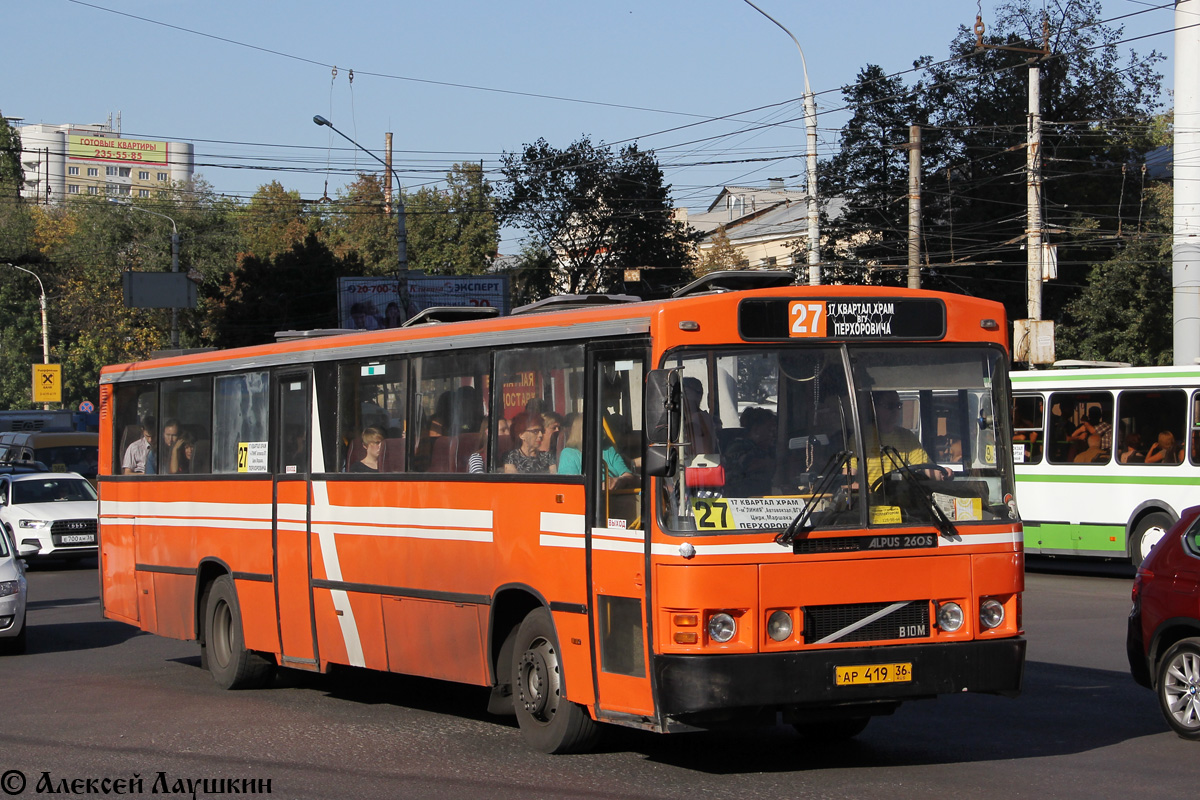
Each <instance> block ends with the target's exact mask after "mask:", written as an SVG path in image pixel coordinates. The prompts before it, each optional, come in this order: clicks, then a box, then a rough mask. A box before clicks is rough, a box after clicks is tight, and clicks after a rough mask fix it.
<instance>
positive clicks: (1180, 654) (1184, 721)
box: [1126, 506, 1200, 740]
mask: <svg viewBox="0 0 1200 800" xmlns="http://www.w3.org/2000/svg"><path fill="white" fill-rule="evenodd" d="M1126 649H1127V651H1128V654H1129V669H1130V671H1131V672H1132V673H1133V679H1134V680H1135V681H1137V682H1138V683H1140V684H1141V685H1142V686H1145V687H1147V688H1149V689H1154V690H1155V692H1157V693H1158V704H1159V707H1160V708H1161V709H1162V712H1163V716H1164V717H1166V720H1167V724H1168V725H1170V726H1171V728H1172V729H1174V731H1175V732H1176V733H1177V734H1179V735H1180V736H1182V737H1183V738H1185V739H1194V740H1200V506H1193V507H1192V508H1189V509H1187V510H1186V511H1184V512H1183V516H1182V517H1181V518H1180V520H1179V522H1177V523H1175V524H1174V525H1173V526H1172V527H1171V529H1170V530H1169V531H1167V533H1166V535H1165V536H1163V538H1162V539H1161V540H1159V542H1158V544H1156V545H1155V546H1154V549H1153V550H1151V551H1150V555H1148V556H1147V557H1146V560H1145V561H1143V562H1142V566H1141V567H1140V568H1139V569H1138V572H1137V578H1135V579H1134V582H1133V608H1132V609H1131V610H1130V612H1129V634H1128V637H1127V640H1126Z"/></svg>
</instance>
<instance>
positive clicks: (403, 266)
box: [313, 114, 408, 319]
mask: <svg viewBox="0 0 1200 800" xmlns="http://www.w3.org/2000/svg"><path fill="white" fill-rule="evenodd" d="M313 122H314V123H315V124H317V125H324V126H325V127H327V128H329V130H331V131H333V132H334V133H336V134H337V135H338V136H340V137H342V138H343V139H345V140H346V141H347V142H349V143H350V144H352V145H354V146H355V147H357V148H358V149H359V150H362V151H363V152H364V153H366V154H367V155H369V156H370V157H371V158H373V159H375V160H376V161H378V162H379V163H380V164H383V167H384V169H386V170H388V171H389V172H391V173H392V177H394V178H395V179H396V255H397V257H398V262H399V266H398V268H397V274H396V282H397V284H398V286H397V289H398V290H399V294H400V316H401V318H403V319H408V234H407V233H406V232H405V229H404V190H403V189H402V188H401V186H400V176H399V175H397V174H396V170H394V169H392V167H391V165H390V164H388V163H387V162H386V161H384V160H383V159H382V158H380V157H379V156H377V155H375V154H374V153H372V152H371V151H370V150H368V149H367V148H365V147H363V146H362V145H361V144H359V143H358V142H356V141H354V140H353V139H351V138H350V137H349V136H347V135H346V134H344V133H342V132H341V131H339V130H338V129H337V128H335V127H333V123H332V122H330V121H329V120H327V119H325V118H324V117H322V116H321V115H320V114H314V115H313Z"/></svg>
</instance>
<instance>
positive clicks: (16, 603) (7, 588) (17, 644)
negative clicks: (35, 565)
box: [0, 528, 38, 655]
mask: <svg viewBox="0 0 1200 800" xmlns="http://www.w3.org/2000/svg"><path fill="white" fill-rule="evenodd" d="M37 550H38V549H37V547H36V546H34V545H21V548H20V550H18V549H17V546H16V545H15V544H14V543H13V540H12V538H11V537H10V536H9V535H8V532H7V531H5V530H4V529H3V528H0V655H9V654H14V653H24V652H25V641H26V635H25V631H26V626H25V601H26V583H25V561H24V558H25V556H30V555H33V554H34V553H36V552H37Z"/></svg>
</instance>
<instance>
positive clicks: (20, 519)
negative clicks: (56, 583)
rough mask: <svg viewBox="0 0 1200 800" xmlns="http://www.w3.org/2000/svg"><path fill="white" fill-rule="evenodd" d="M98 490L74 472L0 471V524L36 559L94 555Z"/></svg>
mask: <svg viewBox="0 0 1200 800" xmlns="http://www.w3.org/2000/svg"><path fill="white" fill-rule="evenodd" d="M96 513H97V501H96V490H95V489H93V488H92V484H90V483H88V481H87V479H86V478H84V477H83V476H82V475H77V474H76V473H74V472H29V473H23V474H12V475H2V474H0V526H2V527H3V528H4V530H5V531H7V532H8V535H9V538H10V539H11V540H12V541H13V542H14V543H15V545H16V547H18V548H23V547H24V546H25V545H32V546H34V547H37V550H36V551H35V552H36V554H37V557H38V558H46V557H55V558H64V557H65V558H78V557H82V556H90V555H95V554H96V551H97V546H96V544H97V542H96Z"/></svg>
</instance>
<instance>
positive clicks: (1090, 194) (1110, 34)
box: [822, 0, 1162, 317]
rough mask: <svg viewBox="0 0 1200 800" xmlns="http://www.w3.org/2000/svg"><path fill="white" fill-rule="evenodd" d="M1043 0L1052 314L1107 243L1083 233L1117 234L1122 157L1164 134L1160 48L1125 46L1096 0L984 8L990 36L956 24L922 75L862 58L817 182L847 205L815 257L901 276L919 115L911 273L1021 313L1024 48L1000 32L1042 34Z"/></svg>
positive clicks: (1048, 306) (856, 276) (841, 275)
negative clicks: (908, 76)
mask: <svg viewBox="0 0 1200 800" xmlns="http://www.w3.org/2000/svg"><path fill="white" fill-rule="evenodd" d="M1043 9H1045V11H1046V12H1047V15H1048V16H1047V18H1048V21H1049V26H1050V42H1049V44H1050V51H1051V53H1052V55H1051V57H1049V58H1044V59H1041V60H1040V70H1041V79H1040V82H1039V85H1040V94H1041V109H1042V118H1043V134H1042V138H1043V146H1042V172H1043V177H1044V183H1043V204H1042V207H1043V220H1044V227H1045V228H1046V229H1047V230H1050V231H1053V233H1051V234H1050V236H1049V241H1050V242H1051V243H1053V244H1056V245H1057V246H1058V254H1059V276H1060V280H1059V281H1057V282H1050V283H1047V284H1046V285H1045V287H1044V294H1043V307H1044V315H1045V316H1047V317H1055V316H1058V315H1059V314H1060V313H1061V310H1062V308H1063V306H1064V305H1065V304H1066V303H1067V302H1069V301H1070V299H1071V298H1072V297H1073V296H1074V294H1075V293H1076V289H1075V288H1074V287H1077V286H1079V285H1081V284H1083V283H1084V281H1085V279H1086V276H1087V271H1088V269H1089V268H1090V265H1091V264H1092V263H1094V262H1095V261H1096V260H1097V259H1098V258H1101V259H1102V258H1103V254H1102V253H1100V252H1099V251H1097V250H1095V249H1094V248H1095V247H1097V246H1100V245H1101V244H1102V243H1103V242H1105V241H1109V242H1115V241H1116V240H1115V238H1113V234H1114V233H1115V232H1116V231H1117V230H1118V228H1120V227H1122V225H1124V226H1128V225H1129V224H1130V223H1131V222H1133V217H1132V215H1133V214H1135V213H1136V210H1137V208H1138V201H1139V193H1140V190H1141V182H1140V180H1138V179H1135V178H1134V177H1133V176H1132V175H1128V174H1126V175H1123V173H1122V167H1123V166H1124V165H1129V164H1138V163H1140V162H1141V161H1142V159H1143V157H1144V155H1145V153H1146V152H1147V151H1148V150H1149V149H1151V148H1152V147H1154V146H1156V145H1157V144H1159V143H1161V134H1162V130H1161V124H1159V123H1158V122H1157V121H1156V119H1155V118H1154V117H1153V113H1154V111H1155V109H1156V108H1157V104H1158V96H1159V89H1160V82H1161V78H1160V76H1159V75H1158V73H1157V72H1156V65H1157V64H1158V63H1159V62H1160V61H1161V59H1162V57H1161V56H1160V55H1158V54H1157V53H1155V52H1153V51H1152V52H1150V53H1149V54H1147V55H1138V54H1136V53H1134V52H1129V53H1128V55H1124V56H1123V55H1122V53H1121V52H1120V50H1119V48H1118V46H1117V44H1116V43H1117V41H1119V40H1120V39H1121V36H1122V33H1121V28H1120V27H1119V26H1115V25H1113V24H1111V23H1109V24H1100V20H1101V19H1102V17H1101V15H1100V4H1099V2H1097V0H1083V2H1078V1H1077V0H1050V2H1046V3H1043V2H1034V0H1014V1H1013V2H1008V3H1004V4H1002V5H1000V6H999V7H998V8H997V9H995V11H994V12H992V13H991V14H988V15H985V17H984V21H985V24H986V26H987V32H986V35H985V37H984V42H985V44H986V45H988V46H989V47H990V49H984V50H977V49H976V39H975V33H974V32H973V31H972V30H969V29H968V28H966V27H965V26H963V27H961V28H960V30H959V33H958V35H957V36H956V37H955V39H954V40H953V42H952V43H951V46H950V56H951V58H950V59H947V60H942V61H938V62H937V63H935V62H934V61H933V59H931V58H929V57H924V58H922V59H919V60H918V62H917V66H921V67H924V72H923V73H921V74H923V76H924V77H923V78H922V79H921V80H920V81H919V82H917V83H915V84H912V85H908V84H905V83H904V82H902V81H901V80H900V79H898V78H888V77H887V76H886V75H884V74H883V73H882V71H881V70H879V69H878V68H877V67H873V66H869V67H867V68H866V69H864V70H863V71H862V72H861V73H860V74H859V76H858V80H857V81H856V82H855V84H854V85H853V86H851V87H847V88H846V89H844V90H843V92H844V94H845V97H846V99H847V101H848V103H849V104H850V105H852V106H853V107H854V109H855V113H854V116H853V117H852V119H851V120H850V122H848V123H847V125H846V126H845V127H844V128H843V130H842V149H841V152H839V154H838V155H837V156H836V157H835V158H834V159H833V160H832V161H831V162H830V163H829V164H828V165H827V166H826V168H825V169H824V170H823V176H825V177H824V178H823V181H824V183H823V184H822V193H823V194H825V195H827V196H829V195H836V196H839V197H840V198H842V199H843V200H844V201H845V202H846V208H845V213H844V215H843V217H842V218H840V219H834V220H830V222H829V225H828V226H827V227H826V231H828V232H829V234H830V236H831V237H832V239H833V240H834V241H833V242H832V245H833V246H827V248H826V249H827V251H829V252H831V253H833V254H834V255H835V257H844V258H845V259H846V262H845V264H844V265H833V266H831V267H830V268H829V269H827V270H826V272H827V273H828V274H829V275H830V276H831V277H833V278H834V279H841V280H849V281H859V282H888V283H900V282H902V281H903V275H904V270H905V268H906V265H907V260H908V258H907V203H906V202H905V200H906V195H907V153H906V152H905V151H904V150H903V149H899V148H897V147H896V146H897V145H902V144H904V143H905V142H907V139H908V134H907V131H908V126H909V125H910V124H921V125H922V126H923V129H922V150H923V152H922V172H923V175H922V187H923V188H922V241H921V245H922V247H921V249H922V254H923V257H924V258H925V259H927V261H928V262H929V263H930V264H932V265H933V268H932V269H927V270H924V271H923V279H922V285H923V286H925V287H926V288H934V289H943V290H948V291H966V292H969V293H972V294H978V295H983V296H987V297H990V298H992V299H996V300H1000V301H1002V302H1004V303H1005V305H1006V307H1007V310H1008V313H1009V315H1010V316H1013V317H1024V316H1025V281H1024V277H1025V262H1026V256H1025V251H1024V249H1023V239H1024V235H1025V228H1026V215H1025V208H1026V186H1025V160H1026V148H1025V142H1026V119H1027V111H1028V87H1029V69H1028V65H1029V60H1030V58H1031V57H1032V56H1031V55H1030V54H1029V53H1028V52H1018V51H1014V50H1009V49H1000V47H1001V46H1004V47H1025V48H1030V47H1040V46H1041V43H1042V13H1043ZM1084 219H1091V220H1094V224H1092V225H1091V227H1088V226H1086V225H1083V224H1082V222H1083V220H1084ZM1110 247H1111V245H1110ZM1087 248H1092V249H1091V250H1088V249H1087ZM1109 252H1112V250H1111V249H1110V250H1109ZM839 269H840V271H839Z"/></svg>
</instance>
